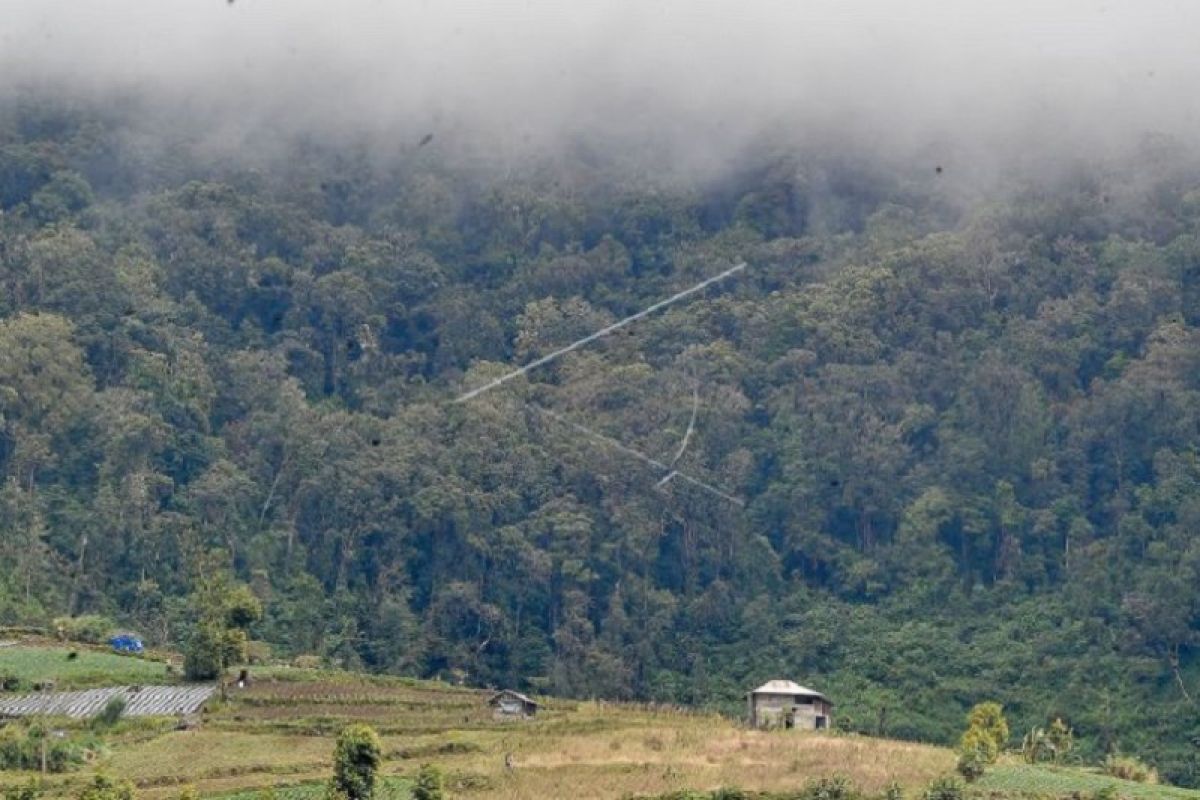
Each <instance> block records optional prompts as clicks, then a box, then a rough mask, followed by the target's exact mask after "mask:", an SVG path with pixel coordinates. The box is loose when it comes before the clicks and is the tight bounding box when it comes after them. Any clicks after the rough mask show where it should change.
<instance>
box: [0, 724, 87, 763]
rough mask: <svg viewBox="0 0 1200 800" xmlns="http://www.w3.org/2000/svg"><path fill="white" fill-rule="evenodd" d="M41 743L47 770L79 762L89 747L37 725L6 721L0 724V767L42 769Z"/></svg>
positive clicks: (83, 758) (83, 759) (82, 760)
mask: <svg viewBox="0 0 1200 800" xmlns="http://www.w3.org/2000/svg"><path fill="white" fill-rule="evenodd" d="M43 746H44V748H45V754H46V771H47V772H66V771H68V770H70V769H73V768H75V767H78V766H80V765H81V764H83V763H84V761H85V757H86V755H87V752H88V750H89V747H88V745H87V744H86V743H84V742H81V741H79V740H76V739H67V738H59V737H55V736H50V734H49V732H48V731H47V730H46V729H45V728H43V727H41V726H40V725H33V726H30V727H23V726H21V725H8V726H6V727H4V728H0V771H3V770H37V769H41V766H42V752H43Z"/></svg>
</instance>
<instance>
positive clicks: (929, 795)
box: [921, 778, 965, 800]
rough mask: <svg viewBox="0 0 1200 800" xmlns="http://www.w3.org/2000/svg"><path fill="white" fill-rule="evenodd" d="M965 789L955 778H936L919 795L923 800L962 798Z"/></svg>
mask: <svg viewBox="0 0 1200 800" xmlns="http://www.w3.org/2000/svg"><path fill="white" fill-rule="evenodd" d="M964 792H965V789H964V788H963V785H962V782H961V781H959V780H958V779H957V778H937V779H936V780H934V781H933V783H931V784H929V787H928V788H926V789H925V792H924V794H922V795H921V797H922V798H924V800H963V795H964Z"/></svg>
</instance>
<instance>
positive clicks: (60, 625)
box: [52, 614, 116, 644]
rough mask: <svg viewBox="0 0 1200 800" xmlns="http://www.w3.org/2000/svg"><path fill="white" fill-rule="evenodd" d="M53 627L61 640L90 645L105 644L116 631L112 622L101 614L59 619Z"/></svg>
mask: <svg viewBox="0 0 1200 800" xmlns="http://www.w3.org/2000/svg"><path fill="white" fill-rule="evenodd" d="M52 625H53V627H54V631H55V633H57V634H58V637H59V638H60V639H66V640H67V641H71V642H86V643H88V644H105V643H107V642H108V640H109V637H111V636H112V633H113V631H115V630H116V625H115V624H114V623H113V621H112V620H110V619H108V618H107V617H103V616H101V615H99V614H84V615H82V616H78V617H59V618H57V619H55V620H54V622H53V623H52Z"/></svg>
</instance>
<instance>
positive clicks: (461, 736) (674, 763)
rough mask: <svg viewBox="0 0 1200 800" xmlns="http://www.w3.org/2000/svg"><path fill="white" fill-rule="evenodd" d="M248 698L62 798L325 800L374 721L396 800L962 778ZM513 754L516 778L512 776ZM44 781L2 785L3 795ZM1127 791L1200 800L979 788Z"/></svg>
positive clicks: (739, 738)
mask: <svg viewBox="0 0 1200 800" xmlns="http://www.w3.org/2000/svg"><path fill="white" fill-rule="evenodd" d="M254 677H255V679H256V680H255V682H254V683H253V684H252V686H250V687H249V688H247V689H244V690H230V692H229V695H228V698H227V699H226V700H224V701H220V700H216V699H214V700H212V701H211V702H210V703H209V705H208V707H207V710H206V712H205V713H204V719H203V724H202V725H201V727H200V728H199V729H195V730H182V731H180V730H175V729H174V725H173V724H172V721H171V720H169V719H162V720H158V721H156V720H154V719H149V720H140V721H139V720H130V721H127V722H123V723H121V725H120V726H118V728H116V729H114V731H113V732H112V733H111V735H110V736H109V748H108V750H107V752H104V753H102V754H101V756H100V757H99V758H98V759H97V760H96V761H95V762H93V763H91V764H89V765H88V766H86V767H85V768H84V769H83V770H81V771H80V772H76V773H71V774H67V775H62V776H52V777H51V778H50V780H49V782H48V789H49V794H50V796H51V797H61V796H66V795H69V794H71V793H72V792H73V791H74V790H75V789H76V788H77V787H79V786H80V785H81V784H82V783H83V782H84V781H86V780H88V779H90V776H91V774H92V773H94V772H95V771H97V770H103V771H105V772H107V773H109V774H111V775H117V776H121V777H124V778H128V779H129V780H131V781H132V782H133V783H134V784H135V785H136V786H137V787H138V790H139V792H138V793H139V797H140V798H142V800H169V799H173V798H176V797H178V796H179V794H180V792H181V791H182V790H183V787H184V786H193V787H195V788H196V789H197V790H198V791H199V792H200V794H201V795H203V796H204V797H206V798H208V797H211V798H218V799H219V800H263V798H264V797H266V795H260V792H261V791H262V790H265V789H268V788H269V789H271V790H272V792H273V793H274V797H275V800H319V798H320V797H322V796H323V795H322V792H323V784H324V782H325V781H326V780H327V779H328V777H329V774H330V768H331V756H332V751H333V744H334V737H335V736H336V734H337V732H338V731H339V730H340V729H341V728H342V727H343V726H344V725H345V724H347V723H348V722H351V721H359V720H364V721H367V722H369V723H370V724H372V725H373V726H374V727H376V729H378V730H379V732H380V733H381V736H382V740H383V745H384V755H385V761H384V765H383V772H384V790H383V794H382V796H381V800H404V798H406V797H407V794H408V789H407V787H408V786H409V779H410V778H411V777H412V776H413V775H414V774H415V773H416V771H417V769H418V768H419V767H420V765H422V764H425V763H433V764H436V765H437V766H439V767H440V768H441V769H442V770H443V771H444V772H445V773H446V774H447V776H448V786H449V789H450V792H451V796H452V797H457V798H478V799H479V800H490V799H492V798H506V799H512V800H523V799H527V800H534V799H535V798H536V799H537V800H546V799H547V798H571V800H617V798H626V797H635V796H656V795H660V794H664V793H667V792H672V791H679V790H683V789H704V790H712V789H716V788H719V787H722V786H738V787H742V788H745V789H750V790H762V791H773V792H785V791H789V790H795V789H798V788H800V787H802V786H803V785H804V784H805V783H807V782H809V781H811V780H813V779H815V778H818V777H823V776H831V775H835V774H842V775H845V776H847V777H849V778H850V779H851V780H852V781H854V782H855V783H856V784H857V785H858V786H860V787H861V788H862V789H864V790H866V791H868V792H871V793H881V792H882V790H883V788H884V787H885V786H886V785H887V784H888V783H889V782H891V781H893V780H894V781H898V782H899V783H901V784H902V785H903V786H904V787H905V788H906V790H907V795H906V796H908V797H919V796H920V792H921V790H922V789H923V788H924V787H925V786H926V785H927V784H928V783H929V781H931V780H932V779H933V778H935V777H937V776H939V775H943V774H946V773H949V772H951V771H952V769H953V766H954V760H955V759H954V754H953V753H952V752H951V751H950V750H947V749H944V748H938V747H932V746H926V745H919V744H911V743H905V742H896V741H888V740H881V739H871V738H866V737H858V736H841V735H836V734H828V733H797V732H775V733H765V732H760V731H750V730H746V729H745V728H743V727H742V726H741V725H739V724H738V723H737V722H736V721H732V720H728V719H725V718H722V717H718V716H715V715H708V714H694V713H685V712H683V711H681V710H677V709H664V708H651V707H643V706H633V705H620V704H604V703H591V702H572V701H564V700H555V699H552V698H549V699H544V704H543V706H542V710H541V712H540V713H539V715H538V717H537V719H535V720H532V721H528V722H523V723H513V722H507V723H502V722H496V721H494V720H493V719H492V718H491V714H490V710H489V709H488V707H487V704H486V700H487V697H488V693H486V692H482V691H476V690H470V689H465V688H461V687H456V686H450V685H447V684H443V683H436V682H421V681H412V680H404V679H385V678H373V677H367V676H361V675H353V674H349V673H339V672H319V671H305V670H297V669H289V668H276V669H267V670H258V671H256V672H255V676H254ZM506 754H511V757H512V760H513V762H514V765H515V766H514V768H513V769H511V770H510V769H508V768H506V766H505V756H506ZM27 778H28V776H25V775H21V774H15V773H2V772H0V786H4V785H13V784H16V783H21V782H23V781H24V780H26V779H27ZM1108 785H1116V786H1117V787H1118V789H1119V791H1120V793H1121V795H1122V796H1124V797H1128V798H1139V799H1140V798H1147V799H1148V798H1164V799H1165V800H1200V793H1198V792H1187V791H1184V790H1175V789H1169V788H1165V787H1147V786H1141V785H1138V784H1128V783H1124V782H1119V781H1113V780H1111V779H1108V778H1106V777H1105V776H1102V775H1097V774H1094V773H1088V772H1084V771H1080V770H1067V769H1063V770H1052V769H1048V768H1040V767H1039V768H1033V767H1028V766H1025V765H1022V764H1018V763H1015V762H1011V763H1004V764H1001V765H1000V766H998V767H996V768H995V769H993V770H992V771H991V772H990V773H989V774H988V775H987V776H986V777H985V778H984V779H983V781H981V782H980V783H979V784H976V786H975V787H972V791H971V796H972V797H977V798H989V799H994V798H1011V799H1014V800H1015V799H1016V798H1022V800H1023V799H1024V798H1033V797H1038V798H1069V797H1073V796H1075V794H1074V793H1076V792H1081V793H1082V794H1080V795H1078V796H1079V797H1090V796H1091V793H1093V792H1095V791H1096V790H1098V789H1102V788H1104V787H1106V786H1108Z"/></svg>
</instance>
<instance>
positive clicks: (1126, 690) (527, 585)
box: [0, 103, 1200, 783]
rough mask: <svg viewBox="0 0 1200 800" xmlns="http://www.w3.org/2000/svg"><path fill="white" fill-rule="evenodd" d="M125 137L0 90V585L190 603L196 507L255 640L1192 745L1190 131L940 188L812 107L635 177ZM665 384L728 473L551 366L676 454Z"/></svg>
mask: <svg viewBox="0 0 1200 800" xmlns="http://www.w3.org/2000/svg"><path fill="white" fill-rule="evenodd" d="M46 119H53V120H55V124H53V125H48V124H44V121H45V120H46ZM39 120H40V121H41V122H39ZM35 123H36V124H35ZM138 141H139V140H138V139H137V138H136V137H127V136H125V135H124V134H123V130H122V128H121V125H120V124H118V123H115V122H112V121H106V120H105V118H104V117H103V116H102V115H99V114H94V115H93V114H91V113H89V112H84V111H79V110H62V109H59V108H57V107H53V106H46V105H39V104H28V103H27V104H25V105H13V106H10V107H6V109H5V110H4V115H3V116H2V117H0V212H2V213H0V480H2V482H3V483H2V485H0V532H2V537H0V556H2V559H3V563H4V564H5V569H3V570H2V571H0V620H2V621H5V622H11V623H18V622H19V623H34V624H37V623H41V622H45V621H46V620H48V619H50V618H52V617H56V616H61V615H64V614H83V613H102V614H106V615H109V616H112V617H115V618H118V619H120V620H122V621H123V622H124V623H126V624H129V625H131V626H136V627H137V628H138V629H139V630H140V632H142V633H143V634H144V635H145V636H147V637H148V638H150V639H151V640H152V641H168V642H172V643H175V644H182V643H184V642H186V641H188V639H189V637H190V636H191V635H193V634H194V631H193V629H194V628H195V625H196V618H195V612H194V610H193V609H192V608H191V606H190V605H189V603H188V602H187V601H186V599H185V598H187V597H188V596H189V595H190V596H193V597H194V596H200V595H202V594H203V593H204V592H205V591H206V588H205V587H206V584H205V583H204V581H205V580H206V578H205V575H204V573H203V571H202V570H198V569H197V565H198V564H212V563H213V562H212V559H213V555H212V554H213V553H217V556H216V558H217V559H218V562H219V567H220V569H222V570H229V571H231V572H232V574H233V575H235V576H236V579H237V580H238V581H239V582H241V583H244V584H245V586H247V587H249V589H248V590H246V591H251V592H253V595H254V599H255V603H261V607H262V619H261V620H257V619H254V618H247V619H246V620H244V622H245V626H249V628H250V635H251V636H253V637H254V638H256V639H259V640H263V641H266V642H268V643H269V644H270V645H271V646H272V647H273V648H274V649H275V651H276V652H277V653H278V654H281V655H285V656H288V655H302V654H310V655H318V656H321V657H323V658H327V659H330V660H332V661H335V662H337V663H341V664H345V665H349V666H354V667H363V668H367V669H373V670H386V671H392V672H403V673H408V674H418V675H427V676H428V675H441V676H446V677H450V676H456V677H458V678H461V679H464V680H467V681H469V682H471V683H474V684H479V685H488V684H490V685H506V686H514V687H528V688H533V689H538V690H545V691H552V692H556V693H562V694H567V695H576V696H591V695H595V696H604V697H612V698H646V699H655V700H664V701H672V702H684V703H698V704H707V705H715V706H721V707H725V708H728V709H730V710H731V711H736V710H737V709H738V708H739V705H738V702H739V697H740V695H741V693H742V692H743V691H745V690H746V689H748V688H750V687H751V686H752V685H755V684H756V683H758V682H761V681H762V680H765V679H767V678H771V677H795V678H797V679H800V680H803V682H805V683H810V684H813V685H817V686H819V687H821V689H822V690H823V691H825V692H827V693H829V694H830V695H831V696H832V697H833V698H834V699H835V701H836V703H837V709H836V714H835V719H836V720H837V721H838V724H841V725H843V726H846V727H848V728H851V729H856V730H863V731H868V732H872V733H874V732H880V733H885V734H889V735H895V736H902V737H911V738H915V739H926V740H936V741H942V742H951V741H953V740H954V739H955V738H956V737H957V735H958V734H959V732H960V729H961V720H962V717H963V714H964V712H965V711H966V709H968V708H970V707H971V706H972V705H973V704H974V703H976V702H979V701H982V700H988V699H995V700H998V701H1000V702H1002V703H1003V706H1004V708H1005V713H1006V715H1007V716H1008V718H1009V719H1010V720H1011V722H1012V724H1013V729H1014V730H1015V731H1024V730H1028V729H1030V728H1031V727H1032V726H1035V725H1038V726H1046V725H1048V724H1049V723H1050V721H1051V720H1052V719H1054V718H1057V717H1061V718H1062V719H1063V720H1065V721H1066V722H1067V723H1068V724H1069V725H1070V727H1071V728H1072V729H1073V730H1074V731H1075V734H1076V736H1077V737H1078V738H1079V746H1078V748H1077V752H1079V753H1081V754H1083V755H1085V756H1097V755H1099V754H1101V753H1103V752H1107V751H1115V750H1118V749H1119V750H1121V751H1125V752H1137V753H1139V754H1141V755H1143V756H1144V757H1146V758H1148V759H1150V760H1152V761H1153V762H1155V763H1156V764H1157V765H1158V766H1159V767H1160V769H1161V770H1162V771H1163V772H1164V774H1165V775H1166V776H1168V777H1170V778H1173V779H1175V780H1179V781H1185V782H1191V783H1200V749H1198V748H1197V744H1198V743H1200V726H1198V723H1197V722H1196V720H1197V719H1200V716H1198V714H1197V703H1200V656H1198V653H1200V538H1197V536H1196V533H1197V531H1198V530H1200V460H1198V444H1200V171H1197V170H1196V169H1195V165H1194V164H1193V163H1192V162H1190V161H1188V160H1187V159H1185V158H1184V156H1183V155H1182V154H1181V153H1180V154H1176V155H1175V156H1173V157H1172V158H1170V159H1164V158H1162V157H1154V158H1151V157H1149V156H1147V155H1146V154H1145V153H1135V154H1133V155H1131V156H1130V157H1129V158H1128V159H1127V160H1121V161H1114V162H1104V163H1093V164H1086V165H1081V166H1079V167H1077V168H1072V169H1065V170H1063V171H1061V172H1060V173H1058V174H1056V175H1055V176H1054V177H1047V178H1043V179H1038V180H1025V179H1024V178H1022V177H1020V176H1014V177H1012V178H1011V179H1010V180H1008V181H1006V182H1003V183H1001V184H999V185H997V186H995V187H993V188H992V190H991V191H989V192H987V193H983V195H982V196H981V197H980V198H979V199H964V198H965V197H967V196H968V195H969V194H970V192H969V191H968V189H969V188H970V187H965V186H962V185H957V186H953V185H952V184H951V181H953V180H954V176H953V175H950V174H940V173H935V171H934V170H933V168H932V166H931V165H926V164H916V165H912V164H907V165H895V164H891V165H888V164H885V163H883V162H882V161H879V162H875V161H872V160H871V159H870V158H868V157H865V156H855V155H854V154H845V153H841V154H831V153H826V152H820V151H802V152H794V153H780V154H778V155H777V156H764V157H763V158H764V163H766V164H768V167H767V168H763V169H755V170H746V171H743V172H738V173H736V174H735V175H733V176H731V177H726V178H724V179H722V180H721V181H713V182H694V183H691V184H687V183H682V184H678V183H671V182H664V183H663V184H661V185H657V184H654V183H653V182H652V181H650V180H649V179H647V178H645V177H644V176H641V175H638V174H631V173H630V172H629V171H626V170H623V169H620V168H618V167H617V166H612V167H611V168H609V167H605V166H602V165H600V166H598V165H597V162H595V161H594V160H586V159H581V161H580V163H578V164H562V165H555V167H554V168H553V169H550V168H546V169H532V168H531V169H529V170H525V171H521V170H518V171H515V172H513V173H511V174H508V175H505V176H497V175H490V174H484V173H482V172H481V171H479V170H473V169H471V168H468V167H467V166H456V164H458V163H459V162H458V161H457V160H455V159H453V158H442V159H439V158H437V157H436V155H431V154H429V153H422V155H421V157H420V158H419V159H417V158H416V157H413V158H412V159H409V160H403V159H401V160H393V161H387V160H382V161H378V160H376V161H373V160H372V159H371V158H370V157H368V156H367V155H363V154H358V153H357V151H356V150H354V149H353V148H347V149H345V150H343V151H332V150H325V149H322V148H321V147H318V146H316V145H313V144H311V143H308V144H305V145H303V146H301V145H297V146H296V149H295V150H294V151H289V153H288V155H287V157H284V158H281V159H279V160H278V161H275V162H271V163H270V165H269V166H268V167H267V168H262V169H259V168H251V167H249V166H246V165H244V164H242V163H241V162H235V161H220V160H211V159H210V160H204V159H202V158H201V157H200V156H198V155H195V154H193V153H192V152H191V151H188V150H187V149H186V148H180V149H178V150H173V149H171V148H164V149H163V150H162V151H161V152H160V151H157V150H156V151H154V152H148V151H145V150H140V149H138V147H137V142H138ZM281 146H283V145H281ZM1154 152H1156V153H1158V152H1160V151H1159V150H1156V151H1154ZM600 163H603V162H600ZM740 259H744V260H746V261H747V262H748V263H749V265H750V266H749V269H747V270H746V272H745V273H743V274H742V275H741V276H739V277H738V278H737V279H736V280H735V281H731V282H728V283H727V284H723V285H721V286H719V287H714V288H712V289H710V290H708V291H707V292H706V293H705V294H704V295H703V296H701V297H699V298H697V299H695V300H693V301H692V302H690V303H686V304H679V305H676V306H672V307H671V308H669V309H666V310H664V311H663V312H662V313H661V314H658V315H656V316H653V317H650V318H647V319H646V320H644V321H642V322H640V323H639V324H637V325H635V326H631V327H629V328H627V329H625V330H624V331H623V332H622V333H620V334H618V335H614V336H612V337H609V338H608V339H605V340H604V341H602V342H598V343H596V344H595V345H594V346H591V347H589V348H585V349H581V350H579V351H577V352H575V353H572V354H570V355H569V356H567V357H564V358H562V359H560V360H557V361H555V362H554V363H553V364H551V365H548V366H547V367H545V368H543V369H539V370H537V371H534V372H532V373H530V375H529V376H528V379H527V380H526V379H523V380H518V381H513V382H511V383H509V384H506V385H505V388H503V389H502V390H497V391H493V392H490V393H487V394H485V395H482V396H480V397H479V398H477V399H475V400H473V401H471V402H468V403H462V404H454V403H451V402H450V400H451V399H452V398H453V397H454V396H455V395H456V394H457V393H459V392H461V391H463V390H465V389H467V388H470V387H473V386H477V385H479V384H480V383H482V382H484V381H486V380H487V379H489V378H490V377H494V376H496V375H499V374H501V373H502V372H503V371H504V370H505V369H506V368H507V367H508V366H509V365H511V364H512V363H518V362H524V361H527V360H530V359H532V358H534V357H536V356H538V355H541V354H544V353H547V352H550V351H551V350H553V349H555V348H557V347H560V346H562V345H563V344H566V343H568V342H570V341H571V340H573V339H575V338H577V337H578V336H580V335H583V334H585V333H587V332H590V331H592V330H595V329H596V328H597V327H599V326H602V325H604V324H606V323H607V322H610V321H612V320H614V319H618V318H620V317H623V316H625V315H627V314H629V313H632V312H633V311H636V310H639V309H640V308H643V307H645V306H647V305H649V304H650V303H651V302H654V301H656V300H658V299H661V298H662V297H665V296H668V295H669V294H671V293H673V292H674V291H678V290H679V289H681V288H684V287H686V286H689V285H691V284H693V283H696V282H697V281H699V280H701V279H702V278H704V277H707V276H709V275H712V274H715V273H717V272H719V271H721V270H723V269H725V268H727V267H728V266H729V265H730V264H732V263H734V262H735V261H737V260H740ZM693 393H695V394H696V395H697V396H698V397H699V405H698V413H697V415H696V425H695V432H694V435H693V436H692V437H691V438H690V440H689V442H688V445H687V447H686V449H684V451H683V454H682V456H680V459H679V461H678V464H677V468H678V469H680V470H682V471H684V472H686V473H688V474H689V475H693V476H695V477H697V478H699V479H701V480H704V481H706V482H709V483H712V484H714V485H717V486H720V487H723V488H725V489H727V490H728V491H729V492H731V493H733V494H736V495H738V496H740V497H742V498H744V500H745V501H746V505H745V507H744V508H742V507H738V506H736V505H734V504H731V503H729V502H726V501H724V500H721V499H720V498H718V497H715V496H713V495H711V494H707V493H705V492H703V491H700V490H697V489H696V488H695V487H693V486H690V485H688V484H686V483H685V482H681V481H672V482H670V483H668V484H666V485H665V486H656V483H657V481H658V479H659V478H661V477H662V476H661V475H659V474H656V473H654V472H653V471H651V470H647V469H645V468H644V465H643V464H641V463H640V462H638V461H636V460H631V459H630V458H629V457H628V456H627V455H626V454H624V453H622V452H620V451H619V450H616V449H614V448H611V447H607V446H604V445H602V444H600V443H599V442H598V441H597V440H596V439H594V438H589V437H587V436H584V435H581V433H580V432H579V431H578V430H577V429H574V428H571V427H570V426H567V425H564V424H562V422H561V421H560V420H559V419H558V418H557V417H556V416H550V415H546V414H544V413H541V412H539V411H538V409H539V408H546V409H550V410H552V411H553V412H555V414H556V415H561V416H562V417H564V418H566V419H569V420H572V421H574V422H576V423H579V424H582V425H585V426H587V427H588V428H591V429H593V430H595V431H597V432H599V433H601V434H603V435H605V436H611V437H613V438H615V439H617V440H619V441H621V442H623V443H625V444H626V445H628V446H630V447H634V448H636V449H637V450H639V451H641V452H644V453H647V454H649V455H651V456H653V457H655V458H659V459H662V460H665V461H669V460H671V459H672V458H673V457H674V456H675V454H676V453H677V452H679V449H680V445H681V442H682V439H683V437H684V435H685V431H686V430H687V429H688V427H689V420H690V418H691V412H692V408H693V399H692V398H693ZM9 565H11V566H9ZM209 579H211V577H210V578H209ZM239 591H241V590H239ZM242 599H246V598H242ZM255 603H249V602H247V603H246V605H247V606H254V605H255ZM252 617H253V615H252ZM231 624H233V623H231ZM245 626H244V625H242V624H241V622H238V623H237V624H235V625H233V627H235V628H237V629H238V630H240V629H241V628H243V627H245Z"/></svg>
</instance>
